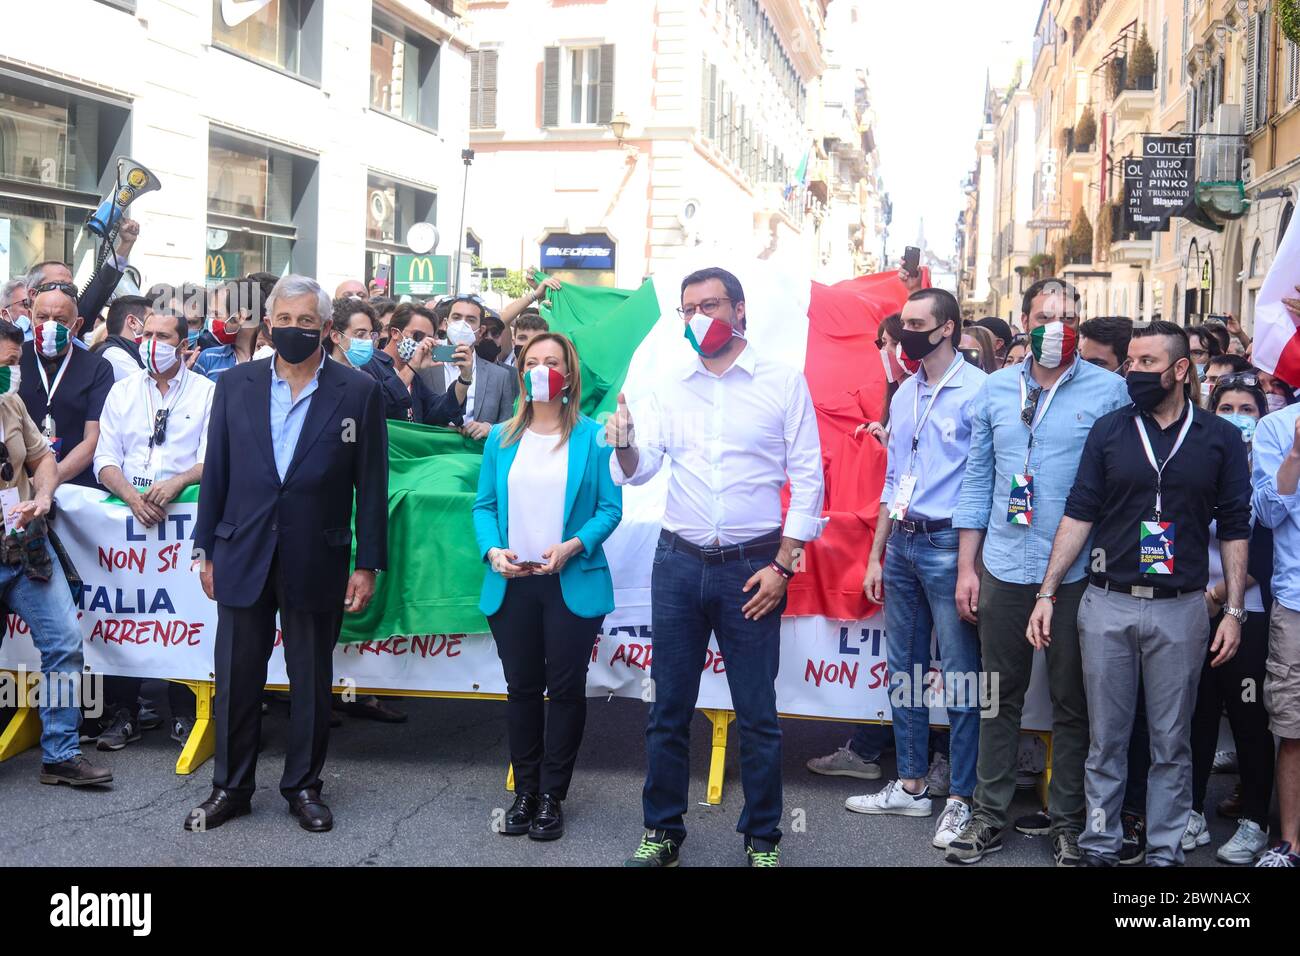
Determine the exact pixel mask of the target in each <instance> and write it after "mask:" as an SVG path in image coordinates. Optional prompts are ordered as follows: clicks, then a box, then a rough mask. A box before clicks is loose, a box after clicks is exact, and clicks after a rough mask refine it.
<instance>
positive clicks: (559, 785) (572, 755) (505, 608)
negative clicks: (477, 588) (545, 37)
mask: <svg viewBox="0 0 1300 956" xmlns="http://www.w3.org/2000/svg"><path fill="white" fill-rule="evenodd" d="M604 620H605V618H604V617H603V616H602V617H578V615H576V614H574V613H573V612H572V611H570V610H569V608H568V605H566V604H565V603H564V595H563V594H562V593H561V591H560V578H559V576H558V575H554V574H546V575H532V576H530V577H526V578H513V579H511V580H510V581H507V582H506V596H505V600H504V601H503V602H502V603H501V608H500V610H498V611H497V613H495V614H493V615H491V616H490V617H489V618H488V626H489V627H491V628H492V637H493V640H494V641H495V642H496V646H497V655H498V656H499V657H500V658H501V667H502V670H504V671H505V676H506V699H507V703H506V726H507V732H508V736H509V738H510V761H511V763H513V764H514V770H515V792H516V793H551V794H554V795H555V796H557V797H559V798H560V799H561V800H563V799H565V798H566V797H567V796H568V793H569V781H570V780H572V779H573V765H574V763H575V762H576V761H577V759H578V748H579V747H580V746H581V744H582V731H583V728H584V727H585V726H586V723H587V665H588V664H589V663H590V662H591V649H592V647H593V646H594V645H595V643H596V634H597V632H598V631H599V630H600V625H601V623H602V622H603V621H604ZM544 697H550V700H551V704H550V713H549V714H548V713H546V711H545V704H544V701H543V698H544Z"/></svg>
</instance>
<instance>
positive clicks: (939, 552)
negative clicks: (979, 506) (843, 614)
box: [883, 527, 980, 799]
mask: <svg viewBox="0 0 1300 956" xmlns="http://www.w3.org/2000/svg"><path fill="white" fill-rule="evenodd" d="M883 572H884V586H885V628H886V631H887V633H888V642H887V644H888V660H889V688H890V703H891V709H892V711H893V715H894V745H895V747H896V748H897V750H898V776H899V777H901V778H903V779H919V778H921V777H924V776H925V775H926V774H927V773H928V772H929V769H930V762H929V753H928V750H929V746H928V745H929V738H930V712H929V708H927V707H925V706H923V705H922V701H921V695H920V689H919V688H917V687H916V686H915V684H916V676H917V669H918V668H919V673H920V675H921V676H922V678H924V676H925V674H926V673H927V671H929V669H930V662H931V657H930V634H931V632H932V631H933V632H934V633H936V634H937V636H938V639H939V656H940V657H941V658H942V659H943V684H944V689H945V692H947V691H948V690H949V689H961V690H962V697H963V698H964V699H958V700H957V701H956V703H957V704H958V705H960V706H951V707H948V708H947V710H948V722H949V724H950V728H951V729H950V743H949V763H950V766H951V769H952V784H951V788H952V794H953V796H955V797H966V798H967V799H969V798H970V797H972V796H973V795H974V793H975V763H976V758H977V757H978V755H979V739H980V726H979V724H980V714H979V700H978V697H977V696H976V697H975V698H974V699H970V698H966V697H965V688H970V687H978V679H979V670H980V645H979V635H978V632H977V631H976V630H975V627H974V626H973V625H971V624H967V623H966V622H965V621H963V620H962V619H961V618H960V617H958V616H957V600H956V594H957V531H956V529H953V528H947V529H945V530H943V531H932V532H929V533H926V532H923V531H922V532H917V533H915V534H909V533H908V532H906V531H904V530H903V529H902V528H898V527H896V528H895V529H894V533H893V534H892V535H891V536H890V538H889V544H888V546H887V547H886V549H885V566H884V569H883ZM900 693H901V694H902V701H901V702H902V703H903V704H904V706H901V707H900V706H898V705H897V703H896V702H895V695H898V694H900Z"/></svg>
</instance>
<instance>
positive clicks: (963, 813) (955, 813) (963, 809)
mask: <svg viewBox="0 0 1300 956" xmlns="http://www.w3.org/2000/svg"><path fill="white" fill-rule="evenodd" d="M970 816H971V814H970V807H969V806H967V805H966V804H965V803H963V802H962V801H961V800H958V799H957V798H956V797H949V798H948V804H947V806H945V807H944V808H943V813H942V814H940V815H939V825H938V826H937V827H935V828H934V846H936V847H937V848H938V849H940V850H946V849H948V844H949V843H951V842H952V841H953V840H955V839H957V837H959V836H961V833H962V831H963V830H965V829H966V824H968V823H970Z"/></svg>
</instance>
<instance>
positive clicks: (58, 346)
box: [36, 319, 72, 358]
mask: <svg viewBox="0 0 1300 956" xmlns="http://www.w3.org/2000/svg"><path fill="white" fill-rule="evenodd" d="M71 341H72V333H71V332H70V331H68V327H67V326H66V325H63V324H62V323H61V322H55V321H54V320H53V319H46V320H45V321H44V322H42V323H41V324H40V325H39V326H38V327H37V329H36V346H37V348H39V349H40V350H41V354H42V355H44V356H45V357H46V358H54V357H55V356H56V355H62V354H63V353H64V352H65V351H67V348H68V343H69V342H71Z"/></svg>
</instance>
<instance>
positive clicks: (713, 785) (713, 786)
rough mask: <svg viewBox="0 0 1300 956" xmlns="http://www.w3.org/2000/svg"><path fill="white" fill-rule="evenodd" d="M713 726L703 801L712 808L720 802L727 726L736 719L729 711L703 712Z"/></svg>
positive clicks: (725, 760)
mask: <svg viewBox="0 0 1300 956" xmlns="http://www.w3.org/2000/svg"><path fill="white" fill-rule="evenodd" d="M704 716H705V717H708V718H709V722H710V723H711V724H713V754H712V756H711V757H710V758H709V789H708V792H707V794H706V796H705V800H706V801H707V802H708V803H709V804H710V805H712V806H715V807H716V806H717V805H718V804H720V803H721V802H722V776H723V772H724V771H725V770H726V766H727V725H728V724H730V723H731V722H732V721H733V720H735V719H736V715H735V714H734V713H733V712H732V711H729V710H705V711H704Z"/></svg>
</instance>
